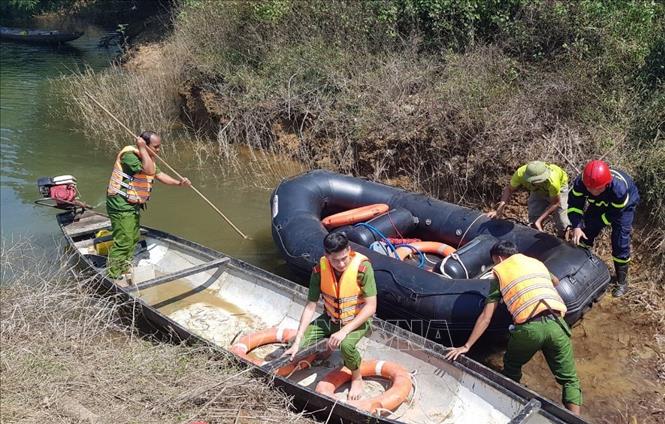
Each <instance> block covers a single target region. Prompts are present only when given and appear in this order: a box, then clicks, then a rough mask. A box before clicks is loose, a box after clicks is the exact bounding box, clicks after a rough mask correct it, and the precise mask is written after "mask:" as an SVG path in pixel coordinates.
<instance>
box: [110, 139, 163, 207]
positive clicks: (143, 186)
mask: <svg viewBox="0 0 665 424" xmlns="http://www.w3.org/2000/svg"><path fill="white" fill-rule="evenodd" d="M125 153H133V154H136V155H138V153H139V149H137V148H136V147H134V146H127V147H124V148H123V149H122V150H121V151H120V153H118V156H117V157H116V159H115V164H114V165H113V172H112V173H111V178H110V179H109V186H108V188H107V190H106V194H107V195H109V196H114V195H116V194H119V195H121V196H122V197H124V198H125V199H127V201H128V202H129V203H139V204H141V203H145V202H147V201H148V200H149V199H150V192H151V191H152V182H153V180H154V179H155V176H154V175H148V174H145V173H143V172H139V173H136V174H134V175H128V174H125V173H124V172H123V171H122V155H124V154H125ZM125 180H126V181H125Z"/></svg>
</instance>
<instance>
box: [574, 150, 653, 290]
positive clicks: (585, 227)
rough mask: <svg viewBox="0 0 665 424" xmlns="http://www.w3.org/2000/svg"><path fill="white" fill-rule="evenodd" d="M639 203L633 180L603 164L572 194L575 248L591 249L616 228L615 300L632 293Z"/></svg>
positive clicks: (591, 168)
mask: <svg viewBox="0 0 665 424" xmlns="http://www.w3.org/2000/svg"><path fill="white" fill-rule="evenodd" d="M639 200H640V195H639V193H638V191H637V186H636V185H635V182H633V179H632V178H631V177H630V176H629V175H628V174H626V173H625V172H622V171H617V170H614V169H610V167H609V166H608V165H607V164H606V163H605V162H603V161H602V160H592V161H591V162H589V163H588V164H587V165H586V166H585V167H584V172H583V173H582V175H581V176H578V177H577V178H576V179H575V183H574V184H573V188H572V190H571V191H570V193H569V194H568V218H569V219H570V223H571V226H572V227H573V233H572V239H573V242H574V243H575V244H580V245H582V246H586V247H591V246H593V241H594V240H595V238H596V236H597V235H598V234H599V233H600V232H601V231H602V229H603V228H604V227H605V226H608V225H609V226H612V259H613V261H614V269H615V270H616V287H615V288H614V290H613V291H612V295H613V296H614V297H619V296H623V295H624V294H625V293H626V290H627V289H628V280H627V278H628V262H629V261H630V233H631V230H632V227H633V217H634V215H635V207H636V206H637V203H638V202H639ZM587 201H588V206H587V208H586V211H585V209H584V206H585V204H586V203H587Z"/></svg>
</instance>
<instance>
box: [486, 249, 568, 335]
mask: <svg viewBox="0 0 665 424" xmlns="http://www.w3.org/2000/svg"><path fill="white" fill-rule="evenodd" d="M494 273H495V274H496V276H497V277H498V278H499V288H500V290H501V296H502V297H503V301H504V302H505V304H506V306H507V307H508V311H510V313H511V314H512V316H513V321H515V324H523V323H524V322H526V321H527V320H528V319H529V318H531V317H533V316H535V315H537V314H539V313H541V312H544V311H547V310H552V311H557V312H558V313H559V314H561V316H562V317H563V316H564V315H565V314H566V311H567V308H566V305H565V304H564V303H563V300H561V296H559V293H557V291H556V289H555V288H554V285H553V284H552V279H551V277H550V273H549V271H548V270H547V267H546V266H545V264H543V263H542V262H540V261H539V260H537V259H533V258H530V257H528V256H525V255H522V254H520V253H518V254H516V255H513V256H511V257H509V258H508V259H506V260H504V261H503V262H501V263H500V264H498V265H495V266H494Z"/></svg>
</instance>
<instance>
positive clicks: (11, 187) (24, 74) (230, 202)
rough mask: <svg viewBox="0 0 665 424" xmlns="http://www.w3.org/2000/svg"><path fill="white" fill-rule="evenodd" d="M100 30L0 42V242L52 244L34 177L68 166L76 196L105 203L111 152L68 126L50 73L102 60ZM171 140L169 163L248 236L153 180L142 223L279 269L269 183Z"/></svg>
mask: <svg viewBox="0 0 665 424" xmlns="http://www.w3.org/2000/svg"><path fill="white" fill-rule="evenodd" d="M101 35H103V34H102V33H97V34H95V33H94V32H93V33H90V31H88V32H87V33H86V35H85V36H84V37H82V38H81V39H78V40H75V41H73V42H71V43H69V44H70V45H68V46H64V47H60V48H52V47H43V46H34V45H26V44H16V43H10V42H2V43H0V59H1V62H2V63H1V66H0V81H1V85H0V106H1V109H0V137H1V153H2V161H1V168H0V196H1V198H0V234H1V236H2V240H3V241H4V242H6V243H7V242H9V243H13V242H14V241H15V240H21V239H26V238H28V239H30V240H31V241H32V242H33V243H35V244H37V245H38V246H40V247H41V248H43V249H45V250H46V251H48V250H49V249H57V247H56V246H57V243H58V242H59V240H60V239H61V235H60V232H59V229H58V227H57V225H56V222H55V214H56V213H57V211H56V210H55V209H51V208H44V207H38V206H35V205H34V204H33V202H34V200H35V199H38V198H39V194H38V191H37V186H36V180H37V178H39V177H42V176H56V175H63V174H71V175H74V176H75V177H76V178H77V179H78V183H79V190H80V192H81V194H82V198H83V200H84V201H86V202H87V203H89V204H91V205H94V206H97V208H96V210H98V211H101V212H105V207H104V199H105V189H106V185H107V182H108V177H109V175H110V172H111V167H112V164H113V161H114V158H115V152H112V151H109V150H108V149H103V148H99V144H98V142H97V141H94V140H87V139H86V137H85V136H84V135H83V134H81V133H79V132H77V131H76V123H75V122H74V121H73V120H72V119H70V117H68V116H65V115H64V114H63V112H62V110H63V108H62V107H61V106H62V103H63V101H65V100H66V99H65V97H66V96H67V93H62V92H61V90H57V89H56V86H57V84H56V83H55V82H54V80H55V79H57V78H58V77H60V76H62V75H66V74H68V73H71V72H74V71H75V70H77V69H81V68H83V67H84V66H90V67H92V68H93V69H95V70H101V69H103V68H104V67H107V66H109V64H110V61H111V60H112V59H113V57H114V56H115V54H116V52H115V51H112V50H108V49H103V48H99V47H97V43H98V40H99V37H100V36H101ZM131 142H132V141H131V140H130V139H128V140H127V143H128V144H130V143H131ZM168 142H169V140H164V143H168ZM179 145H181V146H183V147H181V149H182V151H181V154H179V155H173V156H169V157H168V162H169V163H170V164H171V165H172V166H173V167H174V168H175V169H176V170H178V171H179V172H180V173H181V174H183V175H185V176H187V177H189V178H190V179H191V180H192V182H193V183H194V184H195V186H196V187H197V188H198V189H199V190H200V191H201V192H203V193H204V194H205V195H206V196H207V197H208V198H209V199H210V200H211V201H212V202H213V203H214V204H215V205H217V206H218V207H219V208H220V209H221V210H222V211H223V212H224V213H225V214H226V216H227V217H228V218H229V219H231V220H232V221H233V222H234V224H235V225H236V226H238V227H239V228H240V229H241V230H242V231H243V232H245V233H246V234H247V235H248V236H250V237H251V240H243V239H242V238H241V237H239V236H238V235H237V234H236V233H235V232H234V231H233V230H232V229H231V227H230V226H229V225H227V224H226V223H225V222H224V221H223V220H222V218H221V217H220V216H219V215H217V213H216V212H214V211H213V210H212V209H211V208H210V207H209V206H208V205H207V204H206V203H204V202H203V201H202V200H201V199H200V198H198V196H197V195H196V194H195V193H194V192H193V191H192V190H189V189H186V188H180V187H169V186H163V185H160V184H159V183H158V184H157V185H156V187H155V190H154V195H153V197H152V199H151V201H150V203H149V207H148V210H147V211H146V212H144V214H143V216H142V223H144V224H145V225H149V226H152V227H155V228H159V229H161V230H164V231H168V232H171V233H174V234H176V235H179V236H182V237H184V238H187V239H189V240H192V241H195V242H198V243H201V244H204V245H206V246H208V247H212V248H214V249H218V250H221V251H223V252H225V253H228V254H230V255H232V256H235V257H238V258H240V259H244V260H247V261H249V262H251V263H253V264H255V265H258V266H261V267H263V268H266V269H269V270H271V271H277V272H280V273H282V274H284V273H285V272H286V267H285V265H284V262H283V261H282V260H281V259H280V257H279V253H278V251H277V249H276V248H275V247H274V244H273V242H272V239H271V236H270V212H269V205H268V204H269V201H268V199H269V195H270V192H269V190H268V189H266V188H257V187H256V186H255V185H254V184H252V181H251V179H252V177H251V173H250V174H249V177H248V174H247V173H244V174H243V175H235V174H233V173H232V172H231V173H228V172H224V173H221V172H220V171H219V168H207V167H206V166H205V164H203V167H202V166H201V164H200V163H199V161H198V160H196V159H195V158H194V155H193V154H192V153H191V152H189V151H188V150H187V143H179ZM167 151H168V149H167ZM162 169H163V170H165V171H166V169H165V168H164V167H162ZM220 174H223V175H220Z"/></svg>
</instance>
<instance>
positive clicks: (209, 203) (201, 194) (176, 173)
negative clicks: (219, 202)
mask: <svg viewBox="0 0 665 424" xmlns="http://www.w3.org/2000/svg"><path fill="white" fill-rule="evenodd" d="M84 93H85V95H86V96H88V97H90V100H92V101H93V102H95V104H97V106H99V107H100V108H101V109H102V110H103V111H104V112H106V113H107V114H108V115H109V116H110V117H111V118H113V119H114V120H115V122H117V123H118V125H120V126H121V127H122V128H124V129H125V130H126V131H127V132H128V133H129V134H131V136H132V137H134V138H136V137H138V136H137V135H136V134H134V132H133V131H132V130H130V129H129V128H128V127H127V125H125V124H123V123H122V122H121V121H120V120H119V119H118V118H116V117H115V115H113V114H112V113H111V112H110V111H109V110H108V109H106V108H105V107H104V106H103V105H102V104H101V103H99V102H98V101H97V99H95V98H94V97H93V96H92V95H91V94H89V93H88V92H84ZM146 147H147V148H148V150H150V152H151V153H152V154H153V155H155V157H156V158H157V159H159V160H160V161H161V162H162V163H163V164H164V165H165V166H166V167H167V168H168V169H169V170H170V171H171V172H173V173H174V174H175V175H176V176H177V177H178V178H180V179H181V180H182V179H184V177H183V176H182V175H180V173H179V172H178V171H176V170H175V169H173V167H172V166H171V165H169V164H168V162H166V161H165V160H164V159H162V158H161V157H160V156H159V155H157V153H156V152H155V151H154V150H152V149H151V148H150V146H147V145H146ZM190 187H191V188H192V190H194V192H195V193H196V194H198V195H199V196H200V197H201V199H203V200H204V201H205V202H206V203H207V204H208V205H209V206H210V207H211V208H213V209H214V210H215V212H217V213H218V214H219V215H220V216H221V217H222V218H224V220H225V221H226V222H227V223H228V224H229V225H230V226H231V227H232V228H233V229H234V230H235V231H236V232H237V233H238V234H240V235H241V236H242V238H244V239H249V237H247V236H246V235H245V234H244V233H243V232H242V231H240V229H239V228H238V227H236V226H235V225H234V224H233V222H231V220H230V219H228V218H227V217H226V215H224V214H223V213H222V211H220V210H219V209H218V208H217V206H215V205H214V204H213V203H212V202H211V201H210V200H208V198H207V197H206V196H204V195H203V193H201V192H200V191H199V190H198V189H197V188H196V187H194V186H193V185H190Z"/></svg>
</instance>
